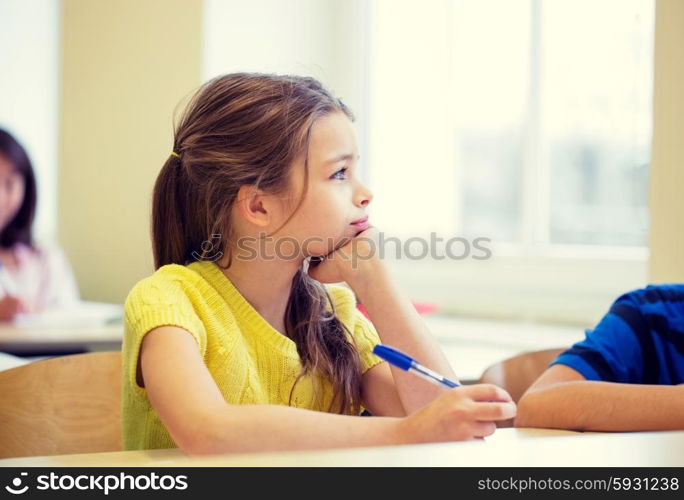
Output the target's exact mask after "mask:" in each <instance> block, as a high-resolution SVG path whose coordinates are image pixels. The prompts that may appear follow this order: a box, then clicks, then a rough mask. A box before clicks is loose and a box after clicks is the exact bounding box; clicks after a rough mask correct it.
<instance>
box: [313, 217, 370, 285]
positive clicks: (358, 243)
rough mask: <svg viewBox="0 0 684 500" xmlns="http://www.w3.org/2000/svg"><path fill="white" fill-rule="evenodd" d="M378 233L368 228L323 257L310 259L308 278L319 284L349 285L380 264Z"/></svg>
mask: <svg viewBox="0 0 684 500" xmlns="http://www.w3.org/2000/svg"><path fill="white" fill-rule="evenodd" d="M379 234H380V233H379V231H378V229H377V228H375V227H372V226H371V227H369V228H368V229H366V230H365V231H362V232H360V233H359V234H357V235H356V236H355V237H354V238H352V239H350V240H348V241H346V242H344V243H343V244H342V245H341V246H339V247H338V248H336V249H335V250H333V251H332V252H330V253H329V254H328V255H326V256H324V257H312V258H311V263H310V264H309V276H311V277H312V278H313V279H315V280H316V281H320V282H321V283H340V282H342V281H346V282H347V283H349V282H350V281H352V280H353V279H354V278H355V277H357V276H358V275H360V274H363V271H364V270H369V269H371V268H372V267H373V266H376V265H378V263H379V262H380V257H379V243H378V238H379Z"/></svg>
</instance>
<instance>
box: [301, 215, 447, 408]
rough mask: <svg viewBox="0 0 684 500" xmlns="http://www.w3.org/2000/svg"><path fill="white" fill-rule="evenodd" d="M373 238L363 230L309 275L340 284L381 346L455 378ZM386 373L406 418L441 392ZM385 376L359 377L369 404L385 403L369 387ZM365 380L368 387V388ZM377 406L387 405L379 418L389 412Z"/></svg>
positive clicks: (408, 376)
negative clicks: (347, 288) (349, 290)
mask: <svg viewBox="0 0 684 500" xmlns="http://www.w3.org/2000/svg"><path fill="white" fill-rule="evenodd" d="M378 235H379V233H378V230H377V228H375V227H371V228H370V229H367V230H366V231H363V232H362V233H360V234H359V235H357V236H356V237H355V238H354V239H352V240H351V241H349V242H348V243H347V244H346V245H344V246H342V247H341V248H339V249H338V250H336V251H334V252H332V253H331V254H330V255H328V256H327V258H326V260H324V261H323V262H322V263H321V264H319V265H318V266H316V267H314V268H313V269H310V270H309V274H310V275H311V276H312V277H313V278H314V279H317V280H319V281H322V282H328V283H335V282H340V281H345V282H346V283H347V284H348V285H349V286H350V287H351V288H352V290H354V293H355V294H356V296H357V297H358V299H359V300H360V301H361V303H362V304H363V306H364V307H365V309H366V311H367V312H368V315H369V316H370V318H371V321H372V322H373V325H374V326H375V329H376V330H377V331H378V335H379V336H380V339H381V340H382V342H383V343H385V344H388V345H390V346H392V347H396V348H397V349H399V350H401V351H404V352H406V353H407V354H409V355H410V356H411V357H413V358H415V359H417V360H418V361H419V362H420V363H421V364H422V365H424V366H426V367H428V368H431V369H432V370H434V371H436V372H438V373H440V374H442V375H444V376H445V377H447V378H452V379H455V378H456V376H455V374H454V371H453V370H452V368H451V366H450V365H449V362H448V361H447V359H446V357H445V356H444V354H443V353H442V351H441V349H440V347H439V345H438V344H437V342H436V341H435V339H434V338H432V335H431V334H430V331H429V330H428V328H427V326H426V325H425V322H424V321H423V320H422V318H421V317H420V315H419V314H418V312H417V311H416V309H415V307H413V305H412V304H411V302H410V301H409V299H408V297H406V295H405V294H404V293H403V292H402V291H401V289H400V288H399V286H398V285H397V283H396V282H395V280H394V279H393V278H392V276H391V274H390V272H389V269H388V268H387V265H386V264H385V263H384V262H383V261H382V260H381V259H380V257H379V255H378ZM390 370H391V375H392V378H393V381H392V383H393V385H394V386H395V391H396V394H397V395H398V398H399V400H400V401H401V404H402V406H403V408H404V410H405V412H406V413H407V414H411V413H413V412H414V411H416V410H417V409H419V408H421V407H423V406H425V405H426V404H427V403H429V402H430V401H432V400H434V399H435V398H436V397H438V396H439V395H440V394H443V393H444V391H445V389H444V388H443V387H439V386H435V385H433V384H431V383H429V382H426V381H425V380H423V379H422V378H420V377H416V376H415V375H414V374H412V373H409V372H406V371H403V370H400V369H398V368H395V367H391V368H390ZM387 372H389V370H387V371H385V372H382V371H376V372H374V373H373V375H372V376H371V377H364V393H366V394H367V398H366V399H367V400H369V404H372V403H373V401H374V400H378V399H387V394H386V393H385V392H380V391H375V390H374V387H381V386H383V385H384V386H386V385H387V384H388V381H387ZM368 381H371V382H372V384H370V385H369V384H368ZM366 386H367V387H366ZM391 399H392V400H394V399H396V398H391ZM381 406H385V407H389V410H386V411H383V412H382V413H381V414H394V413H392V412H393V411H394V406H395V405H394V404H393V401H389V402H388V405H381ZM369 409H370V408H369ZM371 411H372V410H371Z"/></svg>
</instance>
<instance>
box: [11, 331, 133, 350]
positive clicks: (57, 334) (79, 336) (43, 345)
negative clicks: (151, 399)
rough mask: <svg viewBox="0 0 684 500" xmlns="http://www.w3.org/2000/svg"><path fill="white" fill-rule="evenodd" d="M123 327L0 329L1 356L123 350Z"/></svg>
mask: <svg viewBox="0 0 684 500" xmlns="http://www.w3.org/2000/svg"><path fill="white" fill-rule="evenodd" d="M122 338H123V325H121V324H116V325H100V326H81V327H48V326H41V327H38V326H36V327H23V326H22V327H18V326H14V325H12V324H2V325H0V352H5V353H9V354H15V355H18V356H41V355H56V354H73V353H79V352H92V351H118V350H120V349H121V340H122Z"/></svg>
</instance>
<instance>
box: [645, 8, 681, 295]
mask: <svg viewBox="0 0 684 500" xmlns="http://www.w3.org/2000/svg"><path fill="white" fill-rule="evenodd" d="M683 88H684V1H682V0H657V1H656V34H655V81H654V88H653V96H654V99H653V159H652V163H651V185H650V191H649V208H650V211H651V226H650V227H651V234H650V249H651V269H650V274H651V276H650V278H651V281H652V282H665V281H684V92H682V89H683Z"/></svg>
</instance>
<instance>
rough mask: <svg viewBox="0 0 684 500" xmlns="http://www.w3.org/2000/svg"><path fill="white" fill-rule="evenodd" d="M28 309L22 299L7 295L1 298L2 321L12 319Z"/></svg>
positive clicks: (0, 311) (0, 313) (0, 317)
mask: <svg viewBox="0 0 684 500" xmlns="http://www.w3.org/2000/svg"><path fill="white" fill-rule="evenodd" d="M28 309H29V308H28V305H27V304H26V303H25V302H24V301H23V300H22V299H20V298H18V297H12V296H11V295H5V296H4V297H3V298H2V299H1V300H0V321H12V320H13V319H14V317H15V316H16V315H17V314H21V313H25V312H27V311H28Z"/></svg>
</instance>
